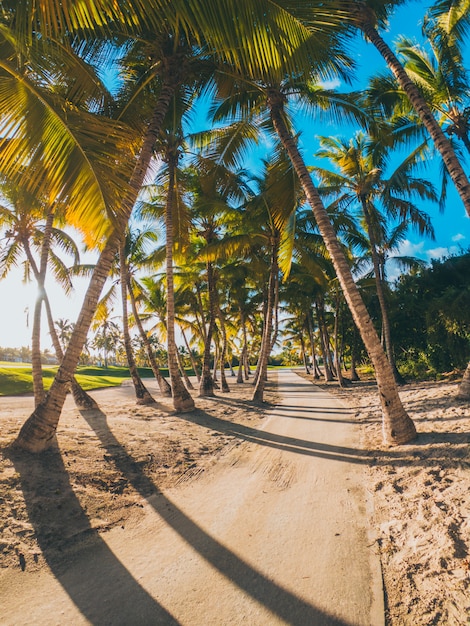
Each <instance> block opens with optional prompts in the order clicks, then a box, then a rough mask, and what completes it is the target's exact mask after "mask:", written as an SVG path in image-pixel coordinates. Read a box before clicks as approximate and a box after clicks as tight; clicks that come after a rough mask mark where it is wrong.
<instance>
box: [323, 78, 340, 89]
mask: <svg viewBox="0 0 470 626" xmlns="http://www.w3.org/2000/svg"><path fill="white" fill-rule="evenodd" d="M320 85H321V86H322V87H323V89H337V88H338V87H341V81H340V80H338V79H337V78H334V79H332V80H321V81H320Z"/></svg>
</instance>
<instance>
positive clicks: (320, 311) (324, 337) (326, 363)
mask: <svg viewBox="0 0 470 626" xmlns="http://www.w3.org/2000/svg"><path fill="white" fill-rule="evenodd" d="M315 308H316V310H317V318H318V330H319V331H320V347H321V352H322V356H323V369H324V370H325V381H326V382H327V383H329V382H331V381H332V380H333V379H334V376H333V370H332V363H331V352H330V337H329V335H328V329H327V327H326V322H325V315H324V304H323V297H322V298H318V299H317V301H316V302H315Z"/></svg>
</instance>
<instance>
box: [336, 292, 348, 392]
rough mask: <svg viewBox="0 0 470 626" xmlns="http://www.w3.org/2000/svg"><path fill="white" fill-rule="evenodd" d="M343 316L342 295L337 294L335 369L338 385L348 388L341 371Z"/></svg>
mask: <svg viewBox="0 0 470 626" xmlns="http://www.w3.org/2000/svg"><path fill="white" fill-rule="evenodd" d="M340 314H341V300H340V295H339V293H338V292H337V293H336V306H335V328H334V340H335V367H336V376H337V377H338V383H339V386H340V387H346V379H345V378H344V376H343V372H342V370H341V349H340V345H339V344H340V340H339V317H340Z"/></svg>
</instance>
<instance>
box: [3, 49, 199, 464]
mask: <svg viewBox="0 0 470 626" xmlns="http://www.w3.org/2000/svg"><path fill="white" fill-rule="evenodd" d="M160 52H161V57H160V58H159V59H158V63H157V65H158V72H159V73H158V76H159V89H158V93H157V94H156V100H155V101H154V104H153V107H152V108H151V110H150V111H149V112H148V114H147V115H145V116H144V124H146V127H145V130H143V134H142V140H141V143H140V150H139V154H138V158H137V160H136V161H135V165H134V169H133V171H132V174H131V176H130V179H129V182H128V184H127V185H124V186H122V187H121V189H124V194H123V196H122V197H121V202H120V210H119V211H118V212H117V213H116V214H115V216H114V217H113V227H112V231H111V234H110V235H109V237H108V239H107V241H106V243H105V245H104V247H103V249H102V252H101V253H100V256H99V258H98V261H97V263H96V265H95V269H94V271H93V275H92V278H91V281H90V285H89V287H88V290H87V293H86V296H85V300H84V303H83V306H82V309H81V311H80V314H79V316H78V319H77V322H76V324H75V327H74V331H73V334H72V338H71V341H70V344H69V346H68V348H67V350H66V352H65V354H64V358H63V360H62V362H61V364H60V367H59V369H58V372H57V375H56V377H55V379H54V381H53V383H52V385H51V389H50V390H49V393H48V395H47V397H46V399H45V400H44V402H42V403H41V404H40V405H39V406H38V407H36V409H35V411H34V412H33V414H32V415H31V416H30V417H29V418H28V420H27V421H26V422H25V424H24V425H23V427H22V428H21V430H20V433H19V435H18V437H17V439H16V442H15V444H16V445H17V446H18V447H21V448H24V449H27V450H30V451H36V452H39V451H41V450H43V449H45V448H47V447H48V446H49V445H50V443H51V441H52V439H53V437H54V434H55V431H56V428H57V423H58V421H59V418H60V414H61V411H62V407H63V403H64V401H65V397H66V392H67V384H68V381H69V380H70V378H71V376H72V373H73V371H74V369H75V367H76V365H77V363H78V361H79V358H80V353H81V350H82V347H83V345H84V342H85V339H86V335H87V332H88V329H89V327H90V324H91V321H92V319H93V315H94V312H95V308H96V306H97V303H98V300H99V297H100V294H101V291H102V289H103V286H104V283H105V281H106V279H107V276H108V273H109V271H110V269H111V266H112V263H113V259H114V255H115V253H116V252H117V250H118V246H119V242H120V239H121V237H122V234H123V233H124V231H125V228H126V225H127V222H128V219H129V217H130V215H131V213H132V209H133V207H134V204H135V202H136V200H137V197H138V194H139V192H140V190H141V187H142V185H143V182H144V179H145V176H146V173H147V170H148V167H149V164H150V162H151V160H152V157H153V154H154V147H155V143H156V140H157V138H158V135H159V133H160V131H161V129H162V127H163V122H164V118H165V115H166V113H167V112H168V109H169V107H170V104H171V101H172V98H173V96H174V94H175V92H176V90H177V89H178V88H179V87H180V86H181V85H182V84H183V82H184V80H185V79H186V73H185V70H186V69H187V65H186V64H185V63H184V61H185V58H186V57H185V56H184V54H183V55H182V54H181V52H180V50H179V48H178V47H177V48H176V50H175V49H174V48H173V47H170V48H168V47H165V46H163V47H162V48H161V50H160ZM115 206H117V205H115ZM172 387H173V385H172ZM173 391H174V393H175V390H174V388H173ZM182 393H184V391H182ZM182 408H183V407H182Z"/></svg>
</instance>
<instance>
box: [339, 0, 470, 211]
mask: <svg viewBox="0 0 470 626" xmlns="http://www.w3.org/2000/svg"><path fill="white" fill-rule="evenodd" d="M399 3H400V2H386V1H385V0H379V1H377V0H364V1H361V2H351V0H344V3H343V2H342V1H340V4H344V20H345V24H348V25H353V26H355V27H356V28H358V29H360V31H361V32H362V33H363V34H364V35H365V37H366V38H367V39H368V40H369V41H370V42H371V43H372V44H373V45H374V46H375V47H376V48H377V50H378V52H379V53H380V54H381V55H382V57H383V58H384V59H385V61H386V63H387V65H388V67H389V69H390V70H391V72H392V73H393V75H394V76H395V78H396V79H397V81H398V83H399V85H400V87H401V88H402V89H403V91H404V92H405V93H406V95H407V97H408V98H409V100H410V102H411V104H412V106H413V108H414V109H415V111H416V113H417V114H418V116H419V118H420V120H421V121H422V123H423V125H424V126H425V128H426V130H427V131H428V133H429V135H430V137H431V139H432V141H433V143H434V145H435V147H436V149H437V150H438V151H439V153H440V155H441V157H442V160H443V162H444V165H445V167H446V168H447V170H448V172H449V176H450V177H451V179H452V181H453V183H454V185H455V188H456V190H457V192H458V194H459V195H460V198H461V200H462V202H463V204H464V207H465V210H466V212H467V214H468V215H469V216H470V181H469V180H468V178H467V175H466V174H465V171H464V170H463V167H462V164H461V163H460V160H459V158H458V156H457V155H456V154H455V151H454V149H453V147H452V144H451V142H450V141H449V139H448V138H447V137H446V135H445V133H444V132H443V130H442V128H441V127H440V126H439V124H438V122H437V120H436V119H435V117H434V115H433V113H432V110H431V108H430V107H429V105H428V103H427V102H426V100H425V98H424V97H423V95H422V94H421V93H420V91H419V89H418V87H417V85H416V84H415V83H414V82H413V80H412V79H411V77H410V76H409V75H408V73H407V72H406V70H405V68H404V67H403V65H402V64H401V63H400V61H399V60H398V58H397V56H396V55H395V53H394V52H393V50H392V49H391V48H390V46H389V45H388V44H387V43H386V41H385V40H384V39H383V37H381V35H380V33H379V30H378V28H379V27H380V26H384V25H385V24H386V22H387V17H388V13H389V11H390V10H392V9H393V7H394V6H396V5H398V4H399ZM333 4H335V6H337V5H336V3H333Z"/></svg>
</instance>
